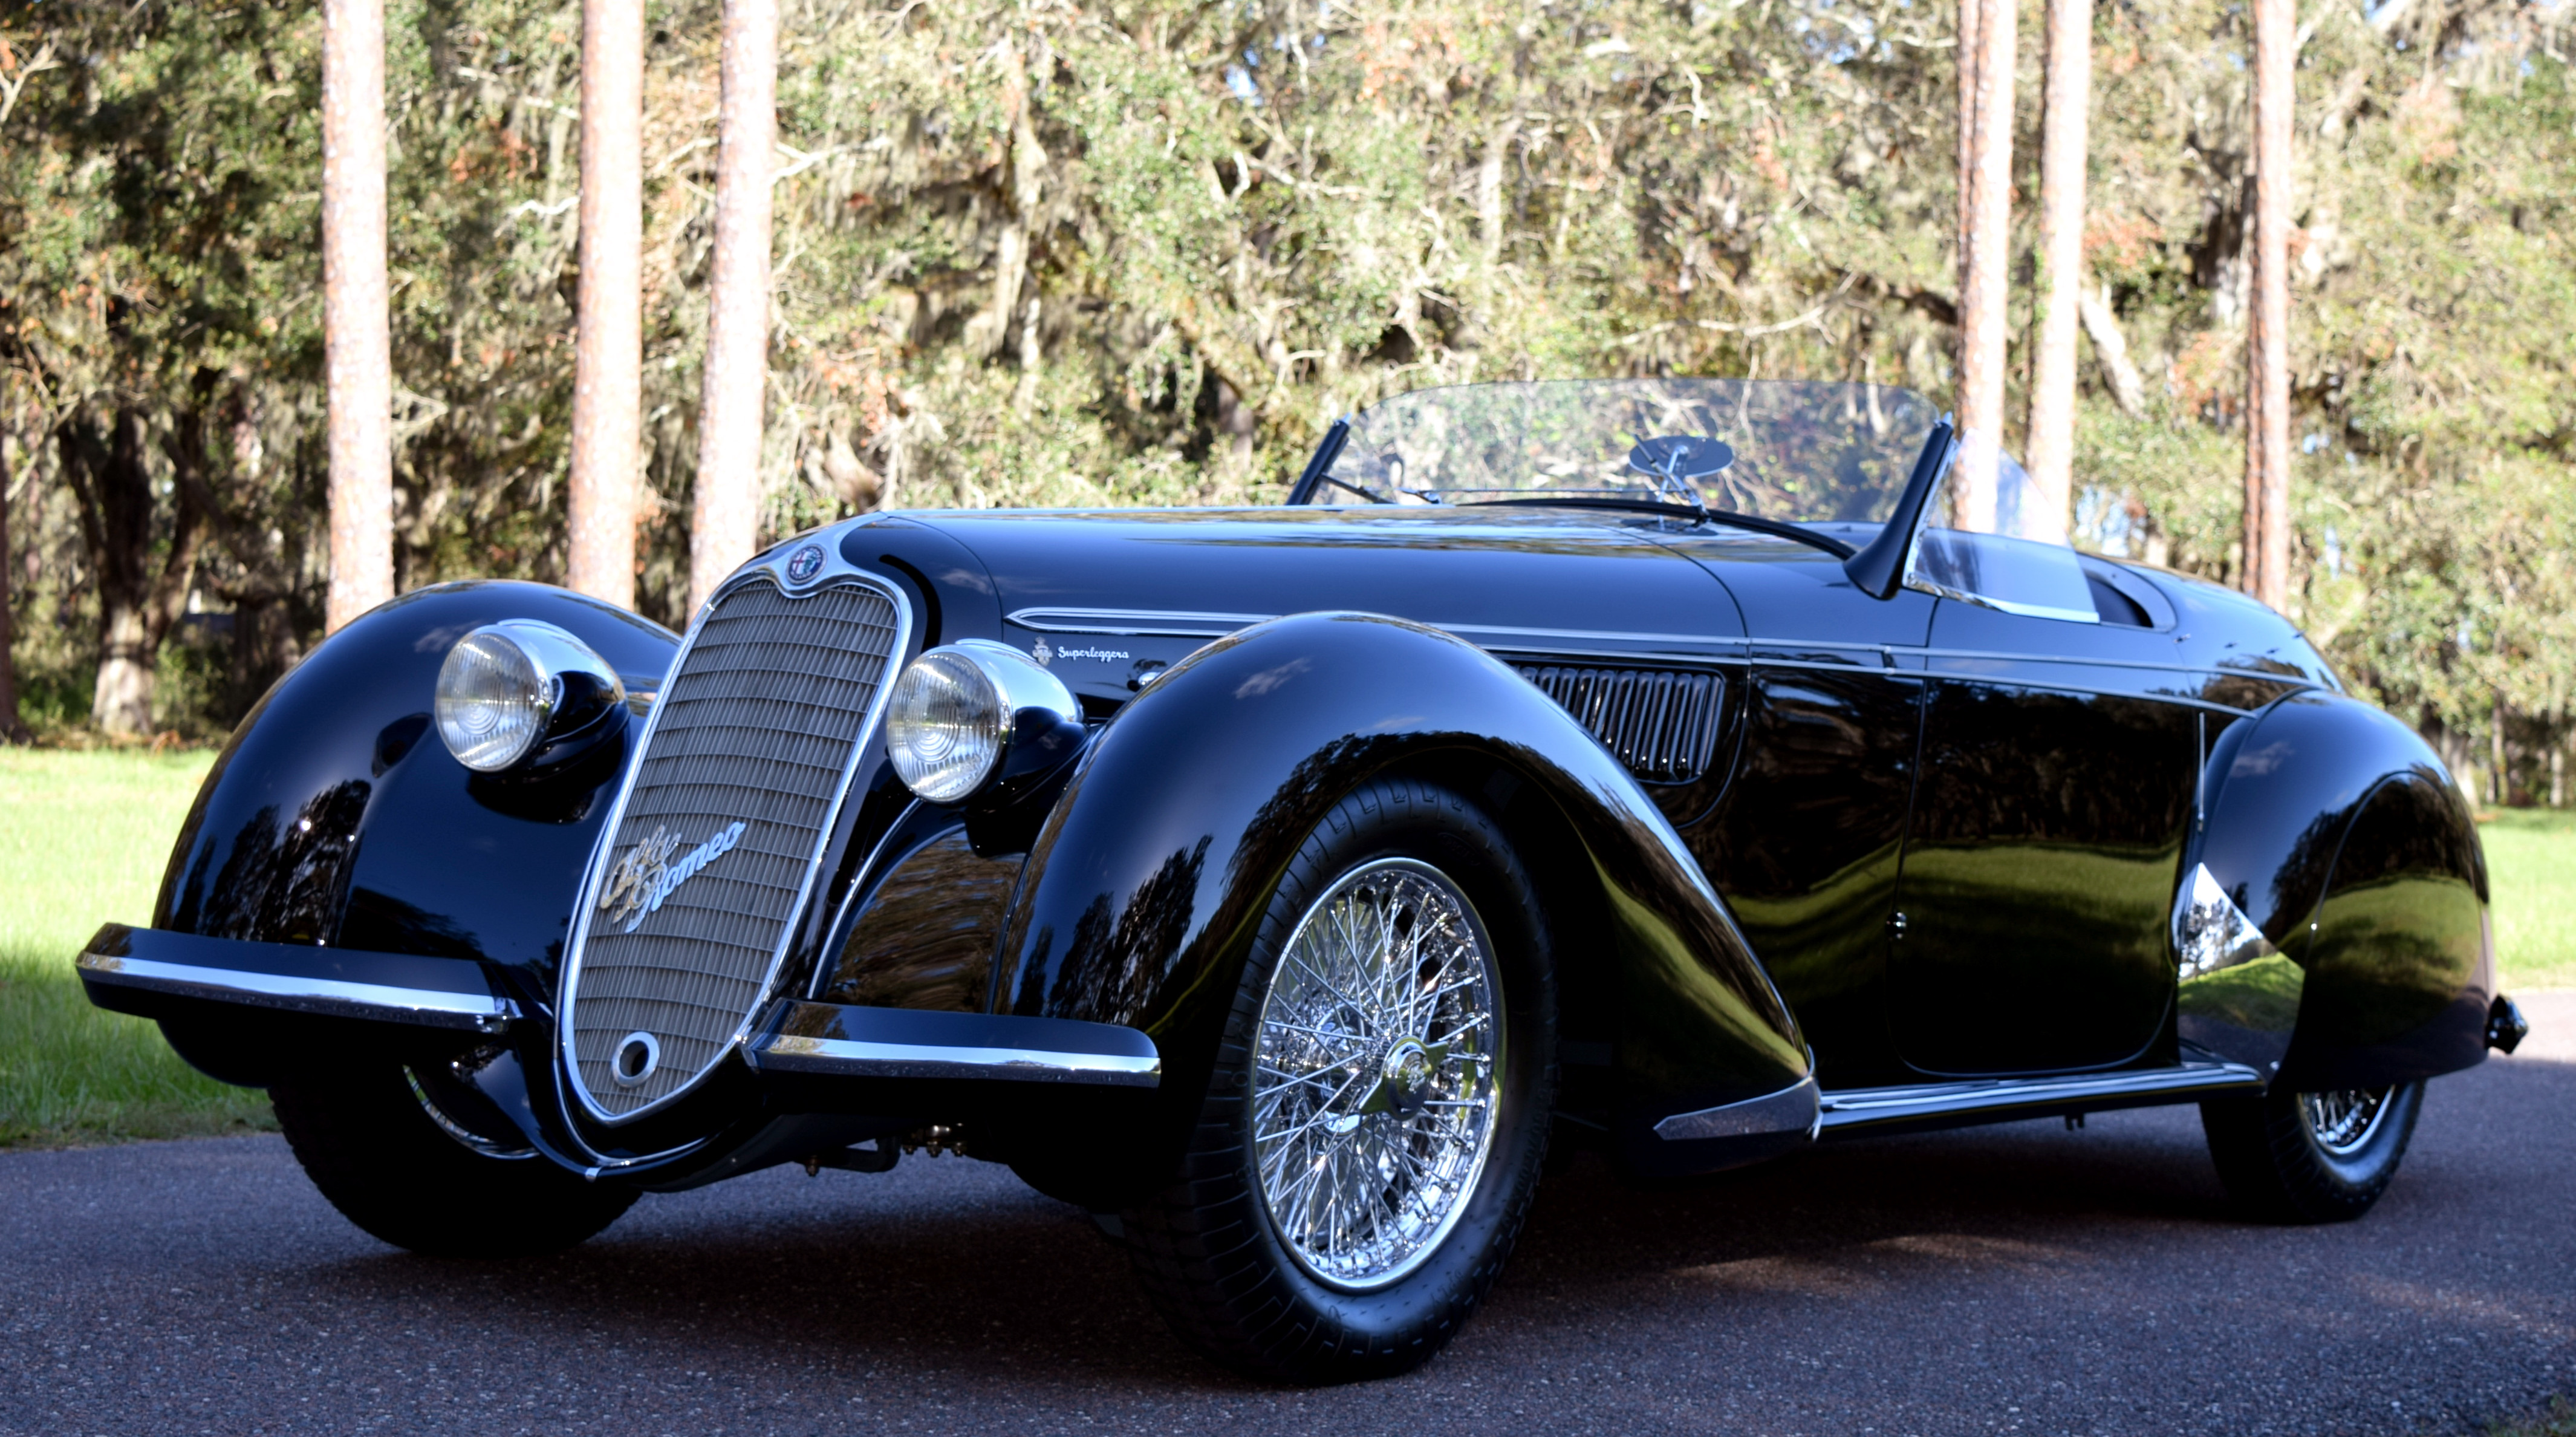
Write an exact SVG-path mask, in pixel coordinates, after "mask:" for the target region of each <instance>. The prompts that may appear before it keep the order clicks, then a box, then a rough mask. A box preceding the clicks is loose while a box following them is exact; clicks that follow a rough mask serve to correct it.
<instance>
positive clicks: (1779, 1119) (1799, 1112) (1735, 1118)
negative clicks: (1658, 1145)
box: [1655, 1076, 1824, 1143]
mask: <svg viewBox="0 0 2576 1437" xmlns="http://www.w3.org/2000/svg"><path fill="white" fill-rule="evenodd" d="M1823 1103H1824V1100H1823V1096H1822V1094H1821V1093H1820V1092H1819V1091H1818V1090H1817V1088H1816V1080H1815V1078H1813V1077H1812V1076H1810V1077H1804V1078H1800V1079H1799V1080H1798V1081H1797V1082H1795V1083H1792V1084H1790V1085H1789V1086H1788V1087H1785V1088H1782V1089H1781V1090H1780V1091H1778V1092H1776V1093H1765V1094H1763V1095H1762V1096H1761V1097H1758V1098H1747V1099H1745V1100H1744V1101H1743V1102H1740V1103H1726V1104H1722V1105H1720V1106H1718V1107H1714V1108H1702V1109H1700V1110H1699V1111H1698V1112H1695V1113H1675V1114H1673V1115H1672V1116H1671V1117H1669V1118H1666V1119H1664V1120H1663V1121H1662V1122H1660V1123H1657V1124H1655V1136H1656V1137H1659V1138H1662V1139H1663V1140H1664V1141H1665V1142H1668V1143H1687V1142H1696V1141H1698V1140H1700V1139H1703V1138H1759V1137H1769V1136H1773V1135H1775V1134H1779V1133H1806V1134H1808V1135H1809V1136H1813V1135H1814V1134H1815V1131H1816V1118H1817V1115H1818V1114H1819V1113H1820V1112H1822V1110H1823Z"/></svg>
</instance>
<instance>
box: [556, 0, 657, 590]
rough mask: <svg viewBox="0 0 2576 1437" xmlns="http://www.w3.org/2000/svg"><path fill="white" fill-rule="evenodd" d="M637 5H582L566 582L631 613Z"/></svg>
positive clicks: (639, 364)
mask: <svg viewBox="0 0 2576 1437" xmlns="http://www.w3.org/2000/svg"><path fill="white" fill-rule="evenodd" d="M643 156H644V5H643V0H583V4H582V7H581V297H580V321H579V329H578V331H577V334H576V336H575V344H574V354H573V387H572V488H571V493H570V495H569V500H570V503H569V508H570V511H571V512H570V514H569V516H568V517H569V520H570V522H569V526H568V527H569V528H570V530H571V535H570V540H571V542H570V553H569V555H568V562H567V563H566V566H565V575H564V581H565V582H566V583H567V584H570V585H571V586H572V587H573V588H575V589H578V590H580V591H581V592H583V593H585V594H589V595H592V596H593V597H595V598H601V599H606V600H607V601H608V602H610V603H612V604H615V605H617V606H619V607H620V608H633V607H634V606H635V491H636V477H637V476H636V464H637V456H638V454H639V453H640V450H641V439H642V414H643V383H644V381H643V364H644V330H643V325H644V293H643V283H644V280H643V253H644V158H643Z"/></svg>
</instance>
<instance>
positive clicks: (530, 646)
mask: <svg viewBox="0 0 2576 1437" xmlns="http://www.w3.org/2000/svg"><path fill="white" fill-rule="evenodd" d="M478 640H486V641H497V642H499V643H502V644H506V645H508V646H509V647H510V648H511V649H512V650H514V651H515V652H516V654H517V656H518V658H519V661H520V662H521V663H523V664H524V665H526V667H527V670H528V672H529V675H530V679H531V682H530V684H529V689H530V692H529V693H528V694H527V695H526V698H525V700H524V702H525V703H526V705H527V711H528V713H529V714H530V716H531V717H532V718H533V722H532V723H529V724H527V725H525V726H524V728H525V732H524V736H523V737H522V738H521V739H520V740H519V741H518V742H517V743H516V744H515V745H514V746H512V747H510V748H508V749H506V750H495V751H493V752H491V753H478V754H472V755H469V754H468V753H467V752H465V751H464V750H463V749H460V746H459V739H458V735H457V733H456V732H454V731H453V730H452V728H451V719H450V710H451V707H452V706H456V705H461V704H462V703H463V702H465V701H466V700H465V698H464V697H463V696H462V695H461V694H457V693H454V692H452V689H454V688H456V687H457V686H458V685H457V684H456V682H455V681H456V679H457V675H456V672H455V671H456V669H457V666H458V663H459V658H458V656H459V655H460V654H462V653H464V652H465V651H466V650H467V647H468V646H469V645H472V644H474V643H475V642H476V641H478ZM625 707H626V683H625V680H624V678H623V677H621V676H620V675H619V674H618V672H617V670H616V669H615V668H614V667H612V666H611V665H610V664H609V662H608V660H606V659H605V658H603V657H601V656H600V653H599V651H598V650H596V649H594V648H592V647H591V646H590V645H589V644H588V643H587V642H585V641H584V640H583V639H582V638H581V636H580V635H578V634H575V633H573V632H572V631H571V630H569V629H566V628H564V627H562V626H561V625H557V624H550V623H547V622H546V621H544V620H542V619H501V620H498V621H496V622H493V623H489V624H483V625H479V626H477V627H476V628H474V629H473V630H471V631H469V632H468V633H466V634H464V635H463V636H461V637H460V638H458V639H457V641H456V642H455V643H454V644H451V645H449V646H448V651H447V655H446V657H445V658H443V659H441V660H440V662H439V670H438V678H437V680H436V682H435V684H434V686H433V689H432V695H431V704H430V717H431V727H433V728H435V729H437V730H438V737H439V741H440V743H441V744H442V745H443V746H444V747H445V748H446V749H447V752H448V755H449V756H450V757H452V758H454V759H455V760H456V761H457V762H458V763H459V764H461V765H463V766H464V767H465V768H467V769H468V770H470V771H472V772H474V773H476V774H478V775H483V776H487V777H490V776H498V775H502V774H508V773H511V772H513V771H517V770H522V769H532V768H543V767H548V766H550V764H551V761H552V760H554V759H558V758H561V757H564V756H566V755H565V754H564V753H563V752H562V749H563V743H562V741H563V740H565V739H567V738H574V737H578V736H580V735H583V734H586V733H588V732H590V731H591V730H593V729H595V728H598V727H600V726H601V721H602V720H603V719H606V718H609V717H611V716H613V715H616V714H618V713H620V712H622V711H623V710H624V709H625ZM466 747H467V748H471V747H474V745H471V744H468V745H466ZM582 747H587V745H582Z"/></svg>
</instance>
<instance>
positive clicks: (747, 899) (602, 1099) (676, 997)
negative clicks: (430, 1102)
mask: <svg viewBox="0 0 2576 1437" xmlns="http://www.w3.org/2000/svg"><path fill="white" fill-rule="evenodd" d="M808 547H812V546H810V545H807V546H797V547H796V548H795V549H794V550H793V552H794V553H796V554H799V555H801V554H802V553H803V551H804V549H805V548H808ZM836 548H837V545H826V546H825V551H826V553H827V554H829V555H830V562H829V563H828V564H827V565H826V566H825V569H824V572H821V573H818V574H813V575H811V576H810V579H809V582H807V583H804V584H795V583H791V582H790V581H789V580H788V578H787V575H786V573H785V572H784V571H783V570H782V568H781V567H780V565H779V564H777V563H764V564H762V565H761V566H759V567H757V568H753V569H750V570H747V571H745V572H744V573H742V574H739V575H737V576H735V578H733V579H732V580H730V581H729V582H728V583H727V584H726V585H725V587H724V588H722V589H721V590H719V591H718V592H717V594H716V596H715V598H714V599H713V600H711V601H710V602H709V603H708V605H707V607H706V608H705V610H704V611H703V612H701V613H700V614H699V616H698V620H697V622H696V623H695V624H694V625H692V626H691V628H690V631H689V634H688V637H687V639H686V640H685V641H684V642H683V643H682V644H681V646H680V650H679V653H678V654H677V655H676V656H674V658H673V660H672V665H671V674H670V677H669V679H667V680H666V681H665V682H664V684H663V685H662V688H661V692H660V695H659V697H658V699H657V700H656V701H655V703H654V705H653V710H652V713H651V715H650V717H648V718H647V720H646V722H645V725H644V732H643V734H642V736H641V737H640V738H639V739H638V740H637V743H636V757H635V759H634V760H633V761H632V762H631V763H630V764H629V765H628V767H627V773H626V778H625V780H624V782H623V784H622V785H621V787H620V788H619V790H618V795H617V802H616V805H615V806H614V807H613V808H612V809H611V810H610V811H609V816H608V821H607V823H606V824H605V825H604V827H603V829H602V835H601V842H600V845H599V848H598V850H597V851H596V852H595V853H594V854H593V855H592V858H591V863H590V868H589V872H588V874H587V875H586V877H585V880H584V882H583V884H582V889H581V895H580V901H579V903H578V905H577V907H576V908H575V910H574V923H573V932H572V941H571V944H570V946H569V948H568V949H567V951H566V956H565V960H564V968H563V977H562V981H561V987H560V990H559V992H558V995H557V996H558V1002H557V1004H556V1018H557V1023H558V1029H559V1031H558V1042H559V1045H560V1052H561V1062H562V1069H563V1074H564V1079H565V1082H564V1086H565V1088H566V1089H567V1090H568V1091H569V1092H570V1093H571V1094H572V1095H573V1096H574V1097H575V1099H576V1100H577V1101H578V1103H579V1105H580V1108H581V1109H582V1111H583V1112H584V1113H585V1114H586V1115H587V1116H589V1117H590V1118H591V1119H593V1120H595V1121H597V1122H600V1123H604V1124H617V1123H625V1122H631V1121H633V1120H635V1119H637V1118H641V1117H643V1116H645V1115H646V1114H648V1113H652V1112H655V1111H658V1110H660V1109H662V1108H664V1107H666V1106H668V1105H669V1104H671V1103H673V1102H675V1101H677V1100H678V1099H679V1098H680V1097H681V1096H683V1095H684V1094H686V1093H688V1092H689V1091H690V1090H692V1089H694V1088H695V1087H696V1086H697V1085H698V1084H699V1083H700V1082H702V1081H703V1080H704V1079H705V1078H706V1077H707V1075H708V1074H709V1073H711V1072H713V1071H714V1070H715V1068H716V1066H717V1064H718V1063H720V1062H721V1061H722V1060H723V1059H724V1056H725V1055H726V1054H727V1053H729V1052H731V1051H732V1050H733V1049H734V1048H735V1047H736V1046H737V1045H739V1044H740V1043H742V1042H743V1040H744V1039H745V1038H746V1037H747V1036H748V1034H749V1030H750V1027H751V1025H752V1023H753V1021H754V1020H755V1018H756V1017H757V1016H758V1014H759V1013H760V1011H761V1009H762V1007H763V1005H764V1004H765V1003H766V1001H767V999H768V998H769V997H770V996H771V990H772V989H773V988H774V986H775V985H776V983H777V980H778V972H779V969H780V967H781V965H783V964H784V963H785V961H786V958H787V950H788V947H789V945H790V943H791V942H792V941H793V938H794V935H795V932H796V928H797V923H798V920H799V919H800V917H801V916H802V915H803V913H804V911H805V907H806V905H807V903H808V902H809V901H810V900H811V897H812V891H813V884H814V874H815V871H816V869H817V867H818V865H819V864H820V862H821V859H822V854H823V849H824V847H825V845H826V844H828V843H829V842H830V840H831V833H832V829H833V826H834V824H835V822H836V821H837V820H838V818H839V816H840V810H841V806H842V804H843V803H844V802H845V801H846V799H847V796H848V793H849V789H850V785H851V783H852V781H853V779H854V778H855V777H856V771H857V767H858V764H859V760H860V757H861V755H863V754H864V753H865V752H866V750H867V747H868V743H869V740H870V739H871V738H872V737H874V735H875V734H876V732H877V729H878V725H879V723H880V722H881V720H882V719H883V717H884V713H885V705H886V701H887V698H888V696H889V694H890V693H891V691H892V689H893V680H894V671H895V669H896V668H897V666H899V665H900V664H901V662H902V660H903V656H904V653H905V650H906V647H907V644H908V642H909V640H910V637H911V633H912V614H911V606H910V605H909V604H908V603H907V602H906V601H905V598H904V595H903V593H902V591H901V590H900V589H897V588H895V587H894V586H892V585H890V584H887V583H885V582H884V581H882V580H880V579H877V578H876V577H875V576H873V575H869V574H865V573H861V572H859V571H857V570H855V569H853V568H851V567H850V566H849V565H847V564H844V563H842V562H840V561H839V558H838V555H837V554H836V553H832V552H831V551H832V550H833V549H836ZM788 552H790V551H788V550H785V549H782V550H781V551H780V555H773V556H772V558H773V559H776V558H779V557H781V556H783V555H785V554H787V553H788ZM736 823H739V824H741V825H742V826H743V827H742V831H741V833H740V834H739V835H738V837H737V838H735V839H733V840H732V841H731V842H730V843H729V844H725V846H724V847H723V848H722V850H721V851H719V852H718V853H717V854H716V855H715V856H714V857H713V858H712V859H709V860H708V861H706V862H704V863H703V865H702V866H700V867H698V868H696V869H694V870H692V871H691V872H688V873H686V874H683V875H682V881H681V882H679V883H676V884H667V885H665V886H664V888H663V890H662V892H663V897H662V901H661V902H660V903H659V904H657V905H655V906H654V907H652V908H651V909H649V910H647V911H643V912H641V913H637V912H635V911H634V910H633V909H631V908H628V909H625V910H623V911H621V912H620V913H619V914H617V915H611V914H609V913H607V912H604V911H603V906H604V905H603V898H605V899H608V900H611V901H614V900H615V899H616V898H617V895H616V894H615V893H614V892H610V891H607V890H605V889H604V888H603V885H604V884H606V883H608V881H609V877H608V876H609V874H610V873H611V872H612V870H613V869H615V868H616V867H617V866H618V865H619V863H620V862H621V860H624V859H625V858H627V857H628V856H629V855H630V854H632V853H633V852H634V851H635V850H636V848H637V847H638V846H639V845H642V844H645V843H648V842H651V841H652V840H653V839H654V838H656V837H657V836H662V837H664V839H665V841H664V843H663V844H661V845H659V847H661V848H664V849H670V850H671V857H672V862H671V863H670V864H669V865H668V866H669V868H670V869H671V870H677V869H678V868H680V867H681V866H683V860H682V859H681V857H680V855H683V854H689V853H692V852H695V851H698V850H702V849H704V848H706V847H711V846H715V845H711V844H710V843H709V840H711V839H714V840H718V842H719V843H723V840H722V839H721V838H720V835H722V834H724V833H725V831H726V830H727V828H728V827H729V826H730V825H732V824H736ZM674 824H676V825H678V831H677V832H676V833H674V832H671V826H672V825H674ZM670 840H677V842H676V845H674V844H673V843H671V842H670ZM627 919H631V920H632V927H631V929H630V928H629V926H628V923H627V922H626V921H623V920H627ZM637 1032H642V1033H647V1034H650V1035H651V1036H652V1037H653V1038H654V1039H655V1040H656V1041H657V1043H658V1047H659V1051H660V1055H661V1058H662V1065H661V1066H657V1067H656V1068H654V1069H653V1071H652V1072H650V1073H649V1074H648V1075H646V1077H645V1078H644V1079H643V1080H642V1081H640V1082H627V1081H621V1080H619V1078H618V1077H617V1076H615V1075H613V1074H612V1072H611V1067H610V1065H611V1063H612V1061H613V1059H614V1057H615V1048H616V1046H617V1045H618V1044H619V1043H620V1042H621V1041H623V1040H624V1039H625V1038H626V1037H627V1036H628V1035H630V1034H632V1033H637Z"/></svg>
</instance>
